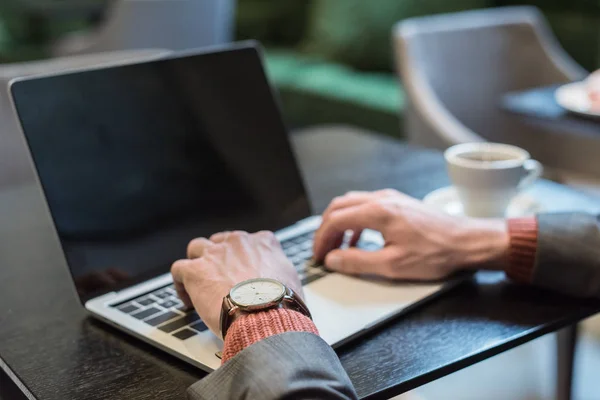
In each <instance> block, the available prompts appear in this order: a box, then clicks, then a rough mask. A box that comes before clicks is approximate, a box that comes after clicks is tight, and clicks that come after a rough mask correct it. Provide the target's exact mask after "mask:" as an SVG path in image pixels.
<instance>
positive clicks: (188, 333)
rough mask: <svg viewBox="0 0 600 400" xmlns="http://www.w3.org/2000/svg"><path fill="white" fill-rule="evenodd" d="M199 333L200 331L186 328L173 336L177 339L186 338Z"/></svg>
mask: <svg viewBox="0 0 600 400" xmlns="http://www.w3.org/2000/svg"><path fill="white" fill-rule="evenodd" d="M197 334H198V332H195V331H193V330H191V329H188V328H185V329H182V330H180V331H179V332H177V333H174V334H173V336H175V337H176V338H177V339H181V340H185V339H189V338H191V337H192V336H195V335H197Z"/></svg>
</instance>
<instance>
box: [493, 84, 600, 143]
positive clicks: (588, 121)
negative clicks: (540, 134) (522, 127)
mask: <svg viewBox="0 0 600 400" xmlns="http://www.w3.org/2000/svg"><path fill="white" fill-rule="evenodd" d="M557 88H558V86H556V85H555V86H547V87H542V88H536V89H531V90H526V91H523V92H514V93H507V94H506V95H505V96H504V97H503V98H502V100H501V106H502V108H503V109H504V110H506V111H508V112H510V113H513V114H515V115H517V116H521V117H522V118H526V119H528V120H530V121H531V122H532V123H538V124H542V125H544V126H547V127H550V128H551V129H552V131H555V132H562V133H565V134H570V135H580V136H584V137H586V136H587V137H590V136H591V137H593V138H600V120H598V119H593V118H587V117H584V116H580V115H577V114H574V113H571V112H569V111H567V110H565V109H564V108H562V107H561V106H560V105H559V104H558V103H557V102H556V100H555V98H554V92H555V91H556V89H557Z"/></svg>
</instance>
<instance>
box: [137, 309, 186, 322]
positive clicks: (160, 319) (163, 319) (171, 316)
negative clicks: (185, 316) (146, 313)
mask: <svg viewBox="0 0 600 400" xmlns="http://www.w3.org/2000/svg"><path fill="white" fill-rule="evenodd" d="M179 317H181V314H178V313H176V312H173V311H167V312H166V313H164V314H160V315H159V316H157V317H154V318H150V319H149V320H147V321H145V322H146V323H147V324H150V325H152V326H157V325H160V324H162V323H164V322H167V321H170V320H172V319H174V318H179Z"/></svg>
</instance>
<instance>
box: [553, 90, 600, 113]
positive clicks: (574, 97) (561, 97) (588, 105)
mask: <svg viewBox="0 0 600 400" xmlns="http://www.w3.org/2000/svg"><path fill="white" fill-rule="evenodd" d="M554 98H555V100H556V102H557V103H558V105H559V106H561V107H562V108H564V109H566V110H569V111H571V112H574V113H577V114H581V115H585V116H586V117H594V118H600V112H598V111H596V110H593V109H592V102H591V101H590V98H589V96H588V92H587V87H586V83H585V82H573V83H568V84H566V85H562V86H561V87H559V88H558V89H556V92H555V93H554Z"/></svg>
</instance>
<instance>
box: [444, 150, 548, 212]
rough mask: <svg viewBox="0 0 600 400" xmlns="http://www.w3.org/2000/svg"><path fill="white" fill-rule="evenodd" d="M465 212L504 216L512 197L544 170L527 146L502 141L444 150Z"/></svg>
mask: <svg viewBox="0 0 600 400" xmlns="http://www.w3.org/2000/svg"><path fill="white" fill-rule="evenodd" d="M444 157H445V158H446V163H447V167H448V174H449V176H450V180H451V181H452V184H453V185H454V187H455V188H456V191H457V194H458V198H459V200H460V201H461V203H462V205H463V211H464V214H465V215H468V216H472V217H503V216H504V214H505V212H506V209H507V208H508V205H509V204H510V202H511V200H512V199H513V198H514V197H515V196H516V195H517V194H518V193H519V192H520V191H521V190H523V189H526V188H527V187H529V186H531V185H532V184H533V183H534V182H535V181H536V179H538V178H539V177H540V176H541V175H542V172H543V170H544V168H543V166H542V164H540V163H539V162H538V161H536V160H532V159H531V156H530V155H529V153H528V152H527V151H526V150H523V149H521V148H519V147H516V146H511V145H507V144H500V143H485V142H482V143H464V144H459V145H456V146H452V147H450V148H449V149H447V150H446V152H445V153H444Z"/></svg>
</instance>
